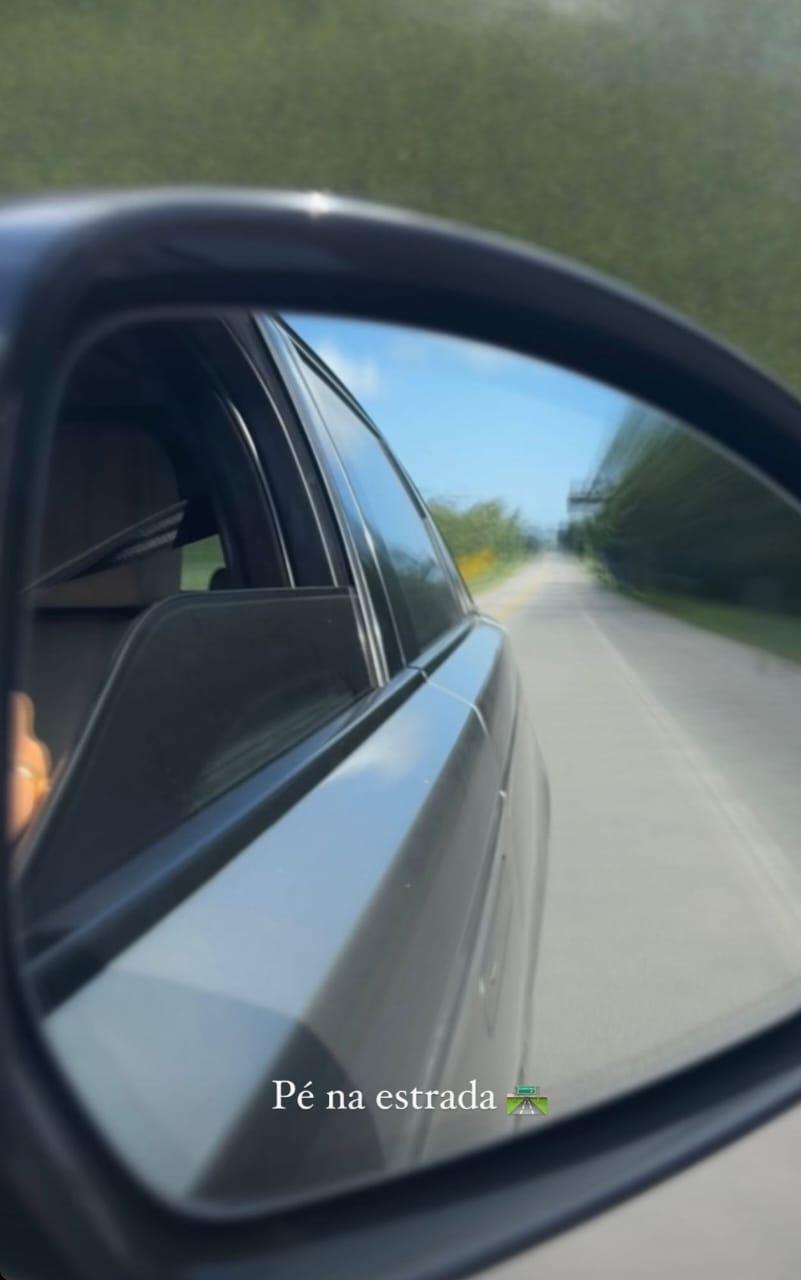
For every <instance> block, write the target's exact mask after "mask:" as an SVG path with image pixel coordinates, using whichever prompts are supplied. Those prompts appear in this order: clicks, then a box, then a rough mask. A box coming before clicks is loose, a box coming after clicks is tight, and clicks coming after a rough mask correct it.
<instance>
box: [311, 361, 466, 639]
mask: <svg viewBox="0 0 801 1280" xmlns="http://www.w3.org/2000/svg"><path fill="white" fill-rule="evenodd" d="M303 367H304V372H305V374H306V377H307V379H308V381H309V384H310V386H311V390H312V393H313V395H314V398H315V400H316V402H317V405H318V408H319V409H320V412H321V413H322V415H323V417H324V419H325V423H326V426H327V428H328V430H329V432H330V433H331V435H332V437H333V439H334V443H335V445H336V448H337V451H338V453H339V455H340V458H341V460H342V463H343V465H344V467H345V470H346V471H347V474H348V479H349V481H350V483H351V485H352V486H353V489H354V492H355V494H356V499H357V501H358V503H359V506H360V507H361V510H362V513H363V515H364V518H365V520H366V522H367V525H368V527H369V529H370V533H371V535H372V538H373V541H374V544H375V546H376V551H377V555H378V559H379V563H380V566H381V571H382V574H383V577H384V582H385V584H386V587H387V590H388V592H389V594H390V597H391V601H392V606H393V609H394V611H395V616H396V620H397V622H398V626H399V630H400V632H401V639H402V642H403V645H404V651H405V656H406V658H407V659H411V658H414V657H416V656H417V655H418V654H419V653H420V651H421V650H422V649H424V648H425V647H426V645H428V644H431V643H432V642H433V641H434V640H436V639H437V638H438V637H439V636H441V635H442V634H443V633H444V632H445V631H447V630H448V629H449V628H450V627H452V626H454V625H455V624H456V623H458V622H459V621H460V620H461V618H462V616H463V613H462V607H461V604H460V602H459V600H458V598H457V595H456V591H455V589H454V585H453V581H452V579H451V577H450V576H449V574H448V573H447V572H446V570H445V567H444V562H443V559H442V556H441V552H440V551H439V550H438V549H437V548H435V545H434V542H433V540H432V538H431V536H430V534H429V531H428V528H427V524H426V517H425V512H424V509H423V508H422V507H420V506H418V504H417V503H416V502H415V500H414V498H413V497H412V495H411V493H410V491H409V489H408V488H407V487H406V484H405V483H404V481H403V479H402V477H401V475H400V473H399V472H398V470H397V468H396V467H395V465H394V463H393V462H392V461H391V459H390V456H389V454H388V452H387V450H386V448H385V446H384V444H383V442H382V441H381V439H380V438H379V436H378V435H377V434H376V432H375V431H373V430H372V429H371V428H370V427H369V426H368V424H367V423H366V422H365V421H364V419H362V418H360V417H359V416H358V414H357V413H356V412H355V411H354V410H353V409H352V408H351V407H350V406H349V405H348V404H347V403H346V401H345V400H344V399H343V398H342V396H340V395H339V394H338V393H337V392H336V391H335V390H334V388H333V387H332V385H331V384H330V383H329V382H328V381H327V380H326V379H325V378H324V377H322V376H321V374H320V373H318V372H317V370H316V369H315V368H314V367H313V366H312V365H311V363H309V362H308V361H306V360H304V362H303Z"/></svg>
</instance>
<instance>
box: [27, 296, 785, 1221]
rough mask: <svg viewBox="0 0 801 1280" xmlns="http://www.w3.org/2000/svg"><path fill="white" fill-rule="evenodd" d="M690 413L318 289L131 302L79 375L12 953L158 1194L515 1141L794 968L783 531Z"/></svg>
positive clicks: (749, 1007)
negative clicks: (250, 298) (281, 311)
mask: <svg viewBox="0 0 801 1280" xmlns="http://www.w3.org/2000/svg"><path fill="white" fill-rule="evenodd" d="M691 428H692V424H689V425H685V424H682V423H679V422H675V421H672V420H670V419H669V418H667V417H666V416H665V415H664V414H663V413H660V412H658V411H657V410H655V409H653V408H649V407H648V406H646V405H643V404H640V403H636V402H634V401H632V400H630V399H628V398H627V397H626V396H624V395H622V394H620V393H619V392H617V391H615V390H612V389H610V388H609V387H605V386H602V385H599V384H596V383H593V382H590V381H588V380H587V379H585V378H583V377H579V376H577V375H576V374H574V373H571V372H569V371H567V370H563V369H559V368H555V367H553V366H550V365H547V364H544V363H540V362H538V361H535V360H531V359H524V358H522V357H520V356H517V355H514V354H511V353H508V352H504V351H502V350H497V349H494V348H490V347H486V346H481V345H477V344H475V343H470V342H466V341H463V340H458V339H455V338H450V337H447V336H444V335H436V334H433V333H424V332H417V331H413V330H411V329H402V328H394V327H391V326H386V325H377V324H373V323H368V322H357V321H353V320H340V319H336V318H334V317H330V316H329V317H313V316H299V315H298V316H286V317H280V318H279V317H276V316H270V315H260V316H250V315H235V316H230V315H226V316H222V317H220V318H219V319H214V318H209V317H206V318H204V319H198V318H196V317H194V318H193V317H191V316H187V317H186V318H185V319H183V320H181V319H176V318H175V317H173V318H171V319H169V320H167V319H165V320H163V321H157V320H153V321H150V322H148V323H147V324H145V323H143V322H139V323H138V324H136V325H133V324H129V325H127V326H121V327H120V328H119V329H118V330H115V331H114V332H113V333H111V334H110V335H107V336H105V337H103V338H102V339H101V340H98V342H97V343H96V344H95V346H94V347H92V348H91V349H90V350H88V351H87V352H86V353H85V354H84V355H83V356H82V357H81V358H80V360H79V361H78V362H77V363H76V364H75V365H74V367H73V368H72V369H71V371H70V373H69V376H68V378H67V381H66V386H65V390H64V393H63V396H62V400H61V403H60V407H59V410H58V414H57V419H56V421H55V424H54V428H53V435H52V442H51V446H50V449H49V453H48V457H47V478H46V494H45V501H44V508H43V518H42V527H41V534H40V539H39V544H38V546H37V548H36V549H35V554H33V555H32V566H31V571H30V575H29V578H28V581H27V587H26V590H25V592H24V595H23V599H22V600H21V603H20V612H21V619H22V623H21V625H22V626H23V629H24V662H23V664H22V668H21V671H20V678H19V687H18V688H17V689H15V690H14V691H13V693H12V695H11V696H12V712H13V723H14V742H13V768H12V774H11V779H10V784H9V785H10V793H11V799H12V804H11V812H10V825H11V827H12V830H11V831H10V835H11V837H12V839H13V842H14V844H13V853H12V873H13V877H14V884H15V889H16V893H15V901H16V908H17V910H16V916H17V933H18V942H19V955H20V957H21V962H22V966H23V972H24V975H25V980H26V986H27V990H28V992H29V994H30V1000H31V1005H32V1008H33V1009H34V1011H35V1013H36V1016H37V1018H38V1019H39V1021H40V1024H41V1028H42V1031H43V1034H44V1036H45V1038H46V1041H47V1044H48V1046H49V1048H50V1050H51V1051H52V1054H53V1055H54V1057H55V1058H56V1060H57V1061H58V1063H59V1065H60V1067H61V1068H62V1069H63V1071H64V1073H65V1074H66V1076H67V1077H68V1078H69V1080H70V1081H71V1084H72V1086H73V1087H74V1090H75V1092H76V1094H77V1096H78V1098H79V1099H80V1102H81V1104H82V1105H83V1107H84V1108H85V1110H86V1111H87V1112H88V1113H89V1115H90V1116H91V1118H92V1119H93V1121H94V1122H95V1123H96V1125H97V1126H98V1127H99V1128H100V1130H101V1131H102V1132H103V1134H104V1135H105V1137H106V1138H107V1140H108V1141H109V1142H110V1143H111V1145H112V1146H113V1147H114V1149H115V1150H116V1151H117V1152H118V1153H119V1155H121V1157H122V1158H123V1159H124V1160H125V1161H126V1163H127V1164H128V1165H129V1166H132V1167H133V1168H134V1169H135V1170H136V1172H137V1174H138V1175H139V1176H140V1177H141V1178H142V1179H144V1180H145V1181H146V1182H147V1184H148V1185H150V1186H151V1187H152V1188H154V1189H155V1190H156V1191H157V1192H158V1193H159V1194H161V1195H163V1196H166V1197H169V1198H170V1199H171V1200H180V1201H183V1202H191V1203H193V1204H195V1205H200V1204H214V1205H215V1206H216V1207H217V1208H220V1207H228V1208H230V1209H234V1210H238V1209H240V1208H242V1207H243V1206H245V1205H250V1204H254V1203H263V1202H265V1203H266V1202H272V1201H276V1200H280V1199H283V1198H286V1197H289V1198H298V1197H302V1196H304V1195H306V1194H308V1193H318V1192H319V1191H321V1190H325V1189H327V1188H328V1187H331V1186H334V1185H342V1184H344V1183H346V1182H353V1181H354V1180H356V1181H358V1180H360V1179H375V1178H378V1177H382V1176H385V1175H387V1174H392V1173H394V1172H397V1171H400V1170H404V1169H407V1168H409V1167H412V1166H415V1165H419V1164H421V1163H424V1162H430V1161H435V1160H439V1159H441V1158H443V1157H446V1156H449V1155H452V1154H455V1153H459V1152H462V1151H464V1150H466V1149H469V1148H474V1147H478V1146H480V1145H482V1144H487V1143H491V1142H497V1141H502V1140H511V1139H512V1138H514V1137H515V1136H516V1135H517V1134H519V1133H522V1132H525V1133H530V1132H531V1130H532V1128H533V1127H536V1126H538V1125H546V1124H548V1123H550V1122H551V1121H552V1120H554V1119H558V1118H559V1117H563V1116H565V1115H567V1114H569V1113H570V1112H571V1111H573V1110H575V1109H576V1108H578V1107H581V1106H585V1105H587V1104H588V1103H592V1102H595V1101H597V1100H599V1099H601V1098H606V1097H609V1096H611V1095H613V1094H615V1093H618V1092H619V1091H621V1090H624V1089H628V1088H631V1087H633V1086H635V1085H638V1084H640V1083H642V1082H644V1081H646V1080H649V1079H653V1078H655V1077H657V1076H659V1075H661V1074H664V1073H665V1072H668V1071H670V1070H672V1069H674V1068H675V1067H677V1066H679V1065H682V1064H685V1063H687V1062H689V1061H691V1060H693V1059H695V1058H698V1057H699V1056H701V1055H703V1054H706V1053H708V1052H710V1051H711V1050H714V1049H716V1048H718V1047H720V1046H721V1045H723V1044H726V1043H730V1042H732V1041H734V1040H736V1039H738V1038H740V1037H743V1036H745V1035H747V1034H748V1033H749V1032H751V1031H753V1030H754V1029H755V1028H757V1027H761V1026H764V1025H766V1024H767V1023H769V1022H770V1021H772V1020H775V1019H777V1018H779V1017H780V1016H781V1015H782V1014H784V1013H786V1012H787V1011H788V1010H790V1009H794V1008H796V1007H797V1005H798V1003H799V997H800V996H801V847H800V845H799V832H801V789H799V787H798V771H799V762H800V761H801V750H800V748H801V665H800V664H801V537H800V536H799V533H800V531H801V525H800V524H799V515H798V512H797V511H796V510H795V509H794V508H793V507H792V506H791V505H789V503H788V502H787V501H786V500H785V499H784V498H782V497H781V496H780V495H779V494H778V493H777V492H775V491H774V490H773V489H772V488H770V487H769V486H768V485H767V484H766V483H765V482H764V481H763V480H761V479H759V478H758V477H757V476H755V475H753V474H750V473H749V472H748V471H747V470H745V469H744V468H743V467H742V466H741V465H739V464H738V463H737V462H735V461H733V460H732V459H730V458H728V457H726V456H725V455H724V454H723V453H722V452H721V451H719V450H718V449H717V448H716V447H714V446H713V445H712V444H711V443H709V442H708V441H705V440H704V439H703V438H702V437H701V436H699V435H696V434H694V433H693V431H692V429H691Z"/></svg>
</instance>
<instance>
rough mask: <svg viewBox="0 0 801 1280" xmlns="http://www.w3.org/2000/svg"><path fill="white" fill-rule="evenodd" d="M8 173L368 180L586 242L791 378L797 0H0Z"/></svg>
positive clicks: (469, 215) (391, 197) (348, 185)
mask: <svg viewBox="0 0 801 1280" xmlns="http://www.w3.org/2000/svg"><path fill="white" fill-rule="evenodd" d="M0 34H1V35H2V41H0V50H1V52H0V59H1V60H2V61H1V62H0V65H1V66H2V74H0V175H2V177H1V178H0V182H2V186H3V189H4V190H5V191H6V192H9V193H17V192H24V191H31V190H40V189H46V188H53V187H82V186H84V187H85V186H89V187H96V186H109V185H123V186H127V185H131V184H139V185H141V184H148V183H151V184H152V183H165V182H197V183H206V182H233V183H247V184H258V185H270V186H289V187H313V188H324V189H331V190H335V191H340V192H345V193H349V194H355V195H363V196H368V197H373V198H377V199H381V200H385V201H389V202H394V203H398V204H402V205H408V206H411V207H417V208H420V209H423V210H429V211H433V212H435V213H438V214H441V215H444V216H449V217H454V218H457V219H462V220H466V221H470V222H473V223H475V224H479V225H484V226H487V227H492V228H495V229H498V230H502V231H505V232H508V233H511V234H514V235H518V236H522V237H524V238H526V239H529V240H533V241H537V242H539V243H541V244H543V245H545V246H547V247H549V248H552V249H555V250H558V251H560V252H562V253H566V254H570V255H574V256H576V257H578V258H580V259H583V260H585V261H586V262H589V263H591V264H593V265H594V266H596V267H600V268H602V269H605V270H608V271H610V272H612V273H614V274H616V275H620V276H622V277H624V278H625V279H627V280H629V281H631V282H633V283H634V284H635V285H637V286H639V287H641V288H642V289H644V290H646V291H648V292H650V293H653V294H655V295H656V296H658V297H661V298H663V299H665V300H666V301H668V302H670V303H672V304H674V305H676V306H678V307H679V308H681V309H682V310H685V311H687V312H689V313H690V314H691V315H694V316H695V317H697V318H698V319H699V320H700V321H702V322H704V323H706V324H707V325H709V326H710V327H711V328H713V329H715V330H717V331H719V332H722V333H724V334H725V335H726V336H727V337H728V338H729V339H730V340H733V341H734V342H736V343H738V344H739V345H741V346H742V347H744V348H745V349H746V350H748V351H749V352H751V353H752V354H753V355H754V356H756V357H757V358H758V359H760V360H761V361H763V362H765V363H767V364H769V365H771V366H772V367H773V368H774V369H775V370H777V371H778V372H779V373H780V374H782V375H783V376H784V378H785V379H786V380H789V381H790V382H794V383H795V385H796V386H797V387H801V369H800V368H799V352H800V351H801V307H799V305H798V299H799V297H801V254H799V253H798V246H797V238H798V209H799V207H801V166H800V165H799V164H798V163H797V159H798V151H799V143H800V142H801V76H799V74H798V62H799V53H800V52H801V4H799V0H759V3H755V2H754V0H126V2H125V3H124V4H121V3H116V4H114V3H109V0H3V3H2V6H0Z"/></svg>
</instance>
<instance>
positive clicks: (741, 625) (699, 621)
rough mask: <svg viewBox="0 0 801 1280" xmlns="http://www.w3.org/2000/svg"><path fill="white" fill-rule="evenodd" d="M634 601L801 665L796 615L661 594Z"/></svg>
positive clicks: (639, 596)
mask: <svg viewBox="0 0 801 1280" xmlns="http://www.w3.org/2000/svg"><path fill="white" fill-rule="evenodd" d="M637 599H638V600H640V601H642V603H643V604H647V605H651V606H653V608H655V609H661V610H662V611H663V612H664V613H669V614H671V615H672V616H673V617H674V618H680V619H681V620H682V621H683V622H689V623H692V624H693V625H694V626H696V627H703V628H705V630H707V631H715V632H717V633H718V634H719V635H723V636H728V638H729V639H730V640H739V641H740V643H741V644H749V645H752V646H753V647H754V648H756V649H764V650H766V651H767V652H768V653H775V654H777V655H778V656H779V657H780V658H791V659H792V660H793V661H794V662H801V617H800V616H798V615H792V616H791V615H787V614H779V613H766V612H764V611H763V610H760V609H744V608H741V607H738V606H736V605H731V604H720V603H718V602H717V601H714V600H699V599H696V598H694V597H693V596H680V595H672V594H670V593H669V592H665V591H643V592H638V593H637Z"/></svg>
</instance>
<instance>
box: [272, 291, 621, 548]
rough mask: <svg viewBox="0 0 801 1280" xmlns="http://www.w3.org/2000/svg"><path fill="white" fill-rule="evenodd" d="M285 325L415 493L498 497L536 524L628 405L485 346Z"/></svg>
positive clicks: (351, 326) (558, 510)
mask: <svg viewBox="0 0 801 1280" xmlns="http://www.w3.org/2000/svg"><path fill="white" fill-rule="evenodd" d="M287 320H288V321H289V323H290V324H292V325H293V327H294V328H295V329H297V331H298V333H300V334H301V335H302V336H303V337H304V338H305V339H306V341H307V342H308V343H309V345H310V346H311V347H313V348H314V349H315V350H316V351H318V352H319V353H320V355H321V356H322V358H323V360H325V361H326V363H327V364H329V365H330V367H331V368H332V369H334V371H335V372H336V373H337V374H338V375H339V376H340V378H341V379H342V381H343V382H344V383H345V385H346V386H347V387H349V389H350V390H351V391H352V393H353V394H354V395H355V396H356V398H357V399H358V400H359V401H360V403H361V404H362V405H363V406H364V408H365V409H366V410H367V411H368V413H369V414H370V416H371V417H372V418H373V419H374V420H375V422H376V423H377V424H378V426H379V428H380V429H381V431H382V432H383V434H384V436H385V437H386V439H387V440H388V442H389V444H390V445H391V447H392V448H393V450H394V451H395V453H396V454H397V456H398V457H399V458H400V460H401V461H402V463H403V464H404V466H405V467H406V469H407V470H408V472H409V474H410V475H411V476H412V478H413V479H414V481H415V482H416V484H417V486H418V488H419V489H420V490H421V492H422V493H423V495H424V497H426V498H432V497H445V498H450V499H453V500H455V501H457V502H460V503H470V502H475V501H479V500H482V499H486V498H502V499H503V500H504V501H505V502H507V503H508V504H509V506H511V507H518V508H519V509H520V511H521V513H522V514H523V516H524V517H525V518H526V519H527V520H528V521H530V522H531V523H532V524H535V525H537V526H538V527H540V528H543V529H547V528H553V527H554V526H555V525H557V524H559V523H560V522H561V521H562V520H563V519H564V517H565V515H566V505H565V504H566V499H567V494H568V491H569V489H570V486H571V485H572V484H574V483H575V482H577V481H578V482H581V481H583V480H584V479H586V478H587V477H588V476H589V475H590V474H591V473H592V471H593V469H594V467H595V464H596V463H597V462H598V460H599V458H600V455H601V453H602V452H603V448H604V446H605V444H606V441H607V440H608V438H609V435H610V434H611V432H612V431H614V429H615V427H616V426H617V424H618V423H619V421H620V419H621V417H622V415H623V413H624V412H625V409H626V406H627V404H628V403H629V402H628V401H627V400H626V398H625V397H624V396H621V395H619V394H618V393H617V392H614V391H611V390H610V389H609V388H607V387H603V386H600V385H599V384H597V383H594V382H590V381H589V380H587V379H586V378H580V377H578V376H577V375H576V374H572V373H567V372H566V371H564V370H562V369H557V368H555V367H554V366H552V365H547V364H543V363H542V362H540V361H537V360H530V359H527V358H525V357H521V356H516V355H511V354H510V353H508V352H504V351H501V350H499V349H496V348H494V347H488V346H483V345H479V344H477V343H473V342H465V341H463V340H461V339H455V338H446V337H442V336H440V335H438V334H432V333H426V332H422V331H418V330H414V329H405V328H400V327H396V326H391V325H378V324H373V323H368V322H362V321H352V320H340V319H337V318H331V317H321V316H300V315H289V316H287Z"/></svg>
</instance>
